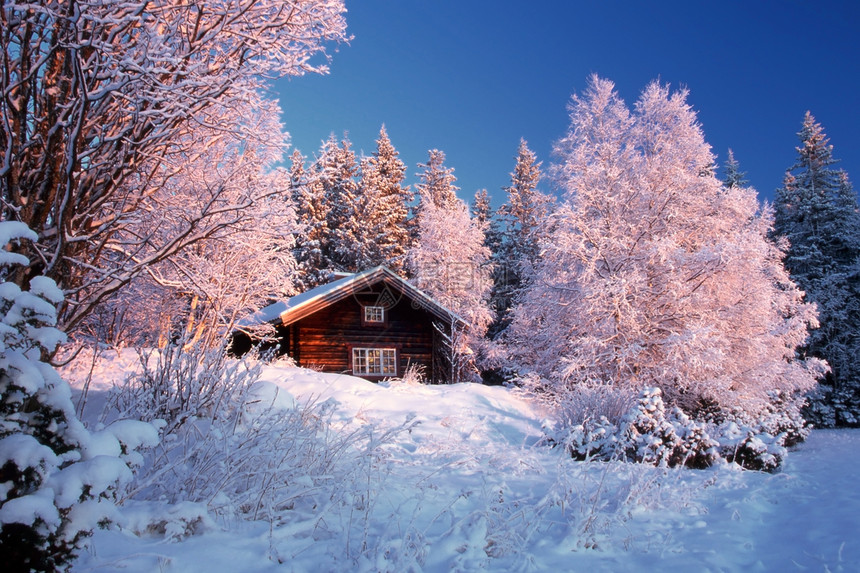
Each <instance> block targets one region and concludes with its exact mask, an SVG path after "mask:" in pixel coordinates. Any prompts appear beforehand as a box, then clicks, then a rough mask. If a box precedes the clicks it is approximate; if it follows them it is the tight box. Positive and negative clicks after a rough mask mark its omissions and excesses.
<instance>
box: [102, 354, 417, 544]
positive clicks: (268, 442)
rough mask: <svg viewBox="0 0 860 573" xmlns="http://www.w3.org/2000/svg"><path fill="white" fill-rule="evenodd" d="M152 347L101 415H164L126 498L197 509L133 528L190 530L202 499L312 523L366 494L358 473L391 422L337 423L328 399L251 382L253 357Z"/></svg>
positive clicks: (234, 511)
mask: <svg viewBox="0 0 860 573" xmlns="http://www.w3.org/2000/svg"><path fill="white" fill-rule="evenodd" d="M155 354H157V356H155V355H154V356H150V357H149V358H148V359H146V358H144V359H143V360H142V366H143V368H142V371H141V373H140V374H138V375H134V376H132V377H130V378H129V379H128V380H127V381H126V383H125V384H124V385H123V386H122V387H121V388H119V389H118V391H117V393H116V395H115V396H114V398H113V400H112V403H111V405H109V409H112V410H113V412H112V413H110V415H117V412H118V413H119V415H120V416H123V417H139V418H142V419H144V420H159V419H160V420H162V421H163V425H162V430H161V433H162V441H161V443H160V444H159V446H158V447H157V448H154V449H153V450H151V451H150V452H148V456H147V460H146V463H145V466H144V469H143V470H142V471H141V472H140V473H139V474H138V475H137V476H136V478H135V481H134V483H133V485H132V487H131V488H130V489H129V492H128V497H129V498H132V499H134V500H137V501H147V500H149V501H159V502H167V503H168V504H170V507H175V506H176V504H179V503H187V502H192V503H194V504H197V505H194V506H193V507H196V508H198V509H196V510H195V511H193V512H191V516H192V518H193V519H192V520H191V521H189V522H188V523H185V522H184V521H182V520H183V519H184V516H185V514H186V513H187V512H184V513H183V512H180V513H179V514H176V515H173V514H168V513H165V512H161V513H159V512H151V513H150V517H149V519H150V520H151V522H149V523H146V524H143V525H141V524H138V526H137V527H138V528H139V529H140V530H141V531H146V530H155V531H160V530H161V529H164V528H167V529H169V530H170V531H172V532H173V533H171V535H173V536H174V537H176V536H177V535H179V536H180V537H181V536H182V535H185V534H191V533H194V532H195V531H196V528H197V527H205V526H206V521H205V520H201V518H200V515H198V514H199V512H200V509H199V508H201V507H202V508H205V511H204V512H211V514H213V515H215V516H220V517H225V518H227V517H240V518H246V519H267V520H271V521H277V522H279V523H280V522H289V521H291V520H293V519H301V520H303V521H304V522H306V523H315V522H316V521H317V520H322V519H324V517H325V511H326V508H330V507H332V506H338V505H343V504H354V505H355V506H356V508H358V506H362V507H363V506H365V505H366V504H368V503H369V499H370V498H371V497H372V495H373V492H372V491H370V490H368V487H367V476H368V475H369V474H370V473H372V472H373V471H374V468H375V467H376V465H377V463H378V462H379V461H380V460H381V459H382V458H383V457H384V452H383V446H384V445H385V444H386V443H388V442H389V441H390V437H391V435H392V433H396V432H397V431H399V430H400V428H399V427H397V428H394V429H393V430H390V431H389V432H386V431H378V430H377V428H376V427H375V426H373V425H366V426H362V427H361V428H360V429H357V430H348V429H343V428H339V427H337V425H336V424H335V423H334V422H333V421H332V413H333V411H334V408H335V404H333V403H331V402H324V403H316V402H315V401H314V400H310V401H309V402H308V403H305V404H298V403H297V401H296V400H295V399H294V398H293V397H292V396H290V395H289V394H288V393H286V392H284V391H283V390H280V389H279V388H278V387H277V386H275V385H274V384H271V383H268V382H261V381H259V377H260V373H261V369H262V365H263V362H262V361H252V360H241V361H240V360H234V359H229V358H228V357H227V356H226V354H225V353H224V352H223V351H220V350H212V349H207V348H205V347H202V346H194V347H192V348H190V349H186V350H179V349H165V350H164V351H158V352H155ZM407 426H408V423H407ZM360 476H364V478H363V479H364V481H363V482H362V480H359V477H360ZM357 500H361V501H357ZM299 516H301V517H299ZM177 520H178V521H177ZM183 531H185V533H184V534H183V533H182V532H183ZM177 532H178V533H177Z"/></svg>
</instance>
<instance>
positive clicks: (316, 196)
mask: <svg viewBox="0 0 860 573" xmlns="http://www.w3.org/2000/svg"><path fill="white" fill-rule="evenodd" d="M291 159H292V165H291V169H290V186H291V195H292V200H293V204H294V205H295V209H296V219H297V223H298V227H299V231H298V234H297V236H296V245H295V250H294V255H295V258H296V264H297V265H298V271H297V273H296V280H295V286H296V288H297V289H298V290H300V291H306V290H309V289H311V288H313V287H315V286H317V285H320V284H323V283H325V282H327V280H328V277H329V275H330V269H331V263H330V262H329V261H328V260H327V259H326V257H325V254H324V252H323V245H324V244H325V243H326V240H327V237H328V222H327V215H328V205H327V203H326V200H325V188H324V187H323V186H322V184H321V182H320V180H319V177H317V175H318V173H317V172H316V171H314V170H312V171H311V172H310V173H308V172H306V171H305V158H304V156H302V154H301V153H300V152H299V150H295V151H293V155H292V158H291ZM314 167H316V166H314Z"/></svg>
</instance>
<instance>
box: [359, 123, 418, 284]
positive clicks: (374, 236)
mask: <svg viewBox="0 0 860 573" xmlns="http://www.w3.org/2000/svg"><path fill="white" fill-rule="evenodd" d="M398 155H399V154H398V152H397V150H396V149H395V148H394V146H393V145H392V144H391V140H390V139H389V137H388V133H387V132H386V131H385V126H384V125H383V126H382V128H381V129H380V130H379V139H377V140H376V151H374V152H373V155H371V156H370V157H368V158H366V159H364V160H363V161H362V165H361V181H360V190H361V192H360V197H361V208H360V213H361V215H362V228H363V229H366V231H365V232H364V234H363V240H362V241H361V243H362V249H361V250H362V255H361V257H360V258H361V263H360V267H362V269H363V268H370V267H374V266H377V265H386V266H387V267H388V268H390V269H391V270H393V271H394V272H396V273H398V274H401V275H405V272H406V253H407V251H408V250H409V247H410V242H411V237H410V233H409V227H408V225H409V221H408V218H409V204H410V203H411V202H412V193H411V192H410V190H409V187H408V186H404V185H403V181H404V179H405V177H406V165H405V164H404V163H403V162H402V161H401V160H400V158H399V157H398Z"/></svg>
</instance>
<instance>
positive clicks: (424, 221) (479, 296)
mask: <svg viewBox="0 0 860 573" xmlns="http://www.w3.org/2000/svg"><path fill="white" fill-rule="evenodd" d="M434 156H435V157H437V158H438V157H440V156H441V157H442V158H443V159H444V155H442V153H441V152H431V158H432V157H434ZM434 172H435V173H436V174H438V173H444V174H445V175H444V179H445V180H446V181H447V183H445V184H444V185H426V184H422V185H418V188H419V192H420V193H421V197H420V199H419V211H418V214H417V215H418V217H417V218H418V237H417V240H416V242H415V244H414V245H413V247H412V250H411V251H410V253H409V260H410V268H411V271H412V276H413V278H412V281H413V282H414V283H415V285H416V286H417V287H418V288H420V289H421V290H423V291H424V292H426V293H427V294H429V295H430V296H431V297H433V298H435V299H436V300H438V301H439V302H440V303H441V304H442V305H444V306H445V307H447V308H448V309H450V310H451V311H453V312H454V313H455V314H457V315H459V316H460V317H461V318H463V320H464V321H465V322H466V324H467V325H468V328H467V331H466V332H464V333H457V332H453V333H452V332H450V330H449V331H448V332H447V333H446V335H447V336H449V337H450V338H451V345H452V348H451V350H452V353H451V354H452V356H451V357H450V360H451V362H452V363H454V362H457V361H459V360H460V358H461V357H462V356H463V355H470V354H471V347H473V346H474V345H475V344H476V343H477V341H478V340H479V339H480V338H481V337H482V336H483V335H484V334H485V333H486V331H487V328H488V327H489V325H490V322H491V321H492V316H493V315H492V312H491V311H490V308H489V297H490V289H491V287H492V280H491V273H492V264H491V262H490V250H489V249H488V248H487V247H486V246H485V245H484V228H483V226H482V225H481V224H480V223H479V222H478V221H477V220H476V219H473V218H472V217H470V215H469V209H468V207H467V206H466V204H465V203H464V202H463V201H462V200H461V199H459V198H457V196H456V195H455V194H454V192H455V191H454V189H456V187H454V186H453V182H454V181H456V178H455V177H454V175H453V169H448V168H445V167H444V166H442V164H441V163H439V164H437V165H436V167H434ZM434 177H435V176H434ZM428 179H430V178H429V177H425V178H424V179H423V181H424V182H425V183H426V182H427V181H428ZM437 200H438V201H439V202H437ZM444 326H445V327H449V326H451V325H444ZM458 370H462V369H458ZM464 375H465V374H464V372H462V371H458V372H455V373H454V374H453V378H454V379H452V380H451V381H456V379H457V378H460V377H462V376H464Z"/></svg>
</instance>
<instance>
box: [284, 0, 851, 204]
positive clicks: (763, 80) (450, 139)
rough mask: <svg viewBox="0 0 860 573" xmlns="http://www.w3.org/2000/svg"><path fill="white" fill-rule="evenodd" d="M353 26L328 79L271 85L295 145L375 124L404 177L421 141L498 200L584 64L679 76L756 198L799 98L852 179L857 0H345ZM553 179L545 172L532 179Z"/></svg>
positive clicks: (353, 136) (623, 81) (716, 144)
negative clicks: (519, 153)
mask: <svg viewBox="0 0 860 573" xmlns="http://www.w3.org/2000/svg"><path fill="white" fill-rule="evenodd" d="M346 5H347V9H348V11H349V12H348V13H347V16H346V18H347V24H348V29H349V32H350V33H351V34H352V35H353V36H354V39H353V40H352V42H351V43H350V44H348V45H342V46H340V47H339V48H338V49H337V51H332V56H333V57H332V61H331V73H330V75H328V76H324V77H316V76H305V77H302V78H297V79H292V80H283V81H279V82H276V83H275V84H274V89H275V92H276V93H277V94H278V97H279V98H280V100H281V106H282V108H283V109H284V116H283V121H284V124H285V127H286V129H287V131H289V132H290V134H291V135H292V141H293V145H294V147H296V148H298V149H299V150H301V151H302V153H304V154H305V155H306V156H308V157H309V158H312V157H313V156H314V154H315V153H316V152H317V151H318V150H319V147H320V143H321V142H322V140H324V139H326V138H327V137H328V136H329V134H330V133H332V132H334V133H335V134H336V135H338V136H340V135H341V134H342V133H343V132H344V131H346V132H348V135H349V138H350V140H351V141H352V142H353V145H354V147H355V149H356V151H357V152H359V153H362V152H363V153H365V154H368V155H369V154H370V153H372V152H373V150H374V149H375V140H376V137H377V136H378V133H379V128H380V126H381V125H382V124H383V123H384V124H385V126H386V129H387V130H388V134H389V136H390V137H391V140H392V143H393V144H394V146H395V148H397V150H398V151H399V152H400V157H401V159H402V160H403V161H404V162H405V163H406V164H407V166H408V173H407V178H408V182H410V183H413V182H414V181H415V177H416V173H417V172H418V170H419V169H418V167H417V164H418V163H421V162H424V161H426V159H427V150H428V149H433V148H435V149H441V150H442V151H444V152H445V154H446V156H447V161H446V165H447V166H448V167H453V168H454V174H455V175H456V176H457V179H458V185H459V186H460V187H461V191H460V196H461V197H462V198H464V199H466V200H469V201H470V200H471V198H472V196H473V195H474V193H475V191H476V190H477V189H480V188H486V189H487V190H488V191H489V192H490V194H491V196H493V198H494V205H495V206H498V205H499V204H501V202H502V201H503V200H504V193H503V192H502V191H501V188H502V187H503V186H505V185H508V184H509V182H510V172H511V171H512V170H513V167H514V155H515V153H516V149H517V145H518V144H519V140H520V138H521V137H522V138H525V139H526V140H527V141H528V143H529V147H531V149H532V150H533V151H534V152H535V153H537V155H538V159H539V160H541V161H543V162H544V167H546V166H548V165H549V164H550V163H551V162H552V156H551V150H552V146H553V144H554V142H555V141H556V140H558V139H559V138H560V137H561V136H563V134H564V132H565V130H566V128H567V126H568V123H569V118H568V112H567V104H568V102H569V100H570V96H571V94H572V93H574V92H582V91H583V90H584V89H585V87H586V83H587V79H588V77H589V76H590V74H592V73H596V74H598V75H599V76H601V77H605V78H608V79H610V80H612V81H614V82H615V84H616V87H617V89H618V91H619V93H620V94H621V96H622V97H623V98H624V99H625V100H626V101H627V103H628V104H629V105H632V103H633V102H634V101H635V100H636V98H637V97H638V94H639V92H640V91H641V89H642V88H643V87H645V85H646V84H647V83H648V82H649V81H651V80H652V79H658V78H659V79H660V80H661V81H663V82H667V83H669V84H670V85H671V86H672V87H678V86H686V87H687V88H688V89H689V90H690V97H689V100H688V101H689V102H690V103H691V104H692V106H693V107H694V108H695V109H696V110H697V112H698V114H699V121H700V122H701V124H702V127H703V129H704V132H705V137H706V139H707V141H708V143H710V144H711V146H712V148H713V150H714V152H715V153H716V154H717V161H718V163H719V164H720V165H722V164H723V162H724V160H725V157H726V151H727V149H728V148H732V150H733V151H734V153H735V157H736V159H737V160H738V161H739V162H740V166H741V169H742V170H743V171H746V172H747V178H748V179H749V180H750V184H751V185H753V186H754V187H755V188H756V189H757V190H758V191H759V194H760V196H762V197H769V198H770V197H772V196H773V191H774V189H775V188H776V187H778V186H779V185H780V183H781V181H782V176H783V174H784V172H785V169H786V168H788V167H789V166H790V165H791V164H792V163H793V162H794V159H795V150H794V148H795V146H796V145H797V143H798V141H797V136H796V133H797V131H799V129H800V124H801V121H802V119H803V114H804V113H805V112H806V110H810V111H811V112H812V114H813V115H814V116H815V118H816V119H817V120H818V121H819V123H821V124H822V125H823V126H824V129H825V131H826V133H827V135H828V136H829V137H830V143H831V144H832V145H833V146H834V155H835V156H836V157H837V158H838V159H841V160H842V161H841V163H840V166H841V167H843V168H844V169H846V170H847V171H848V173H849V175H850V176H851V179H852V181H853V182H854V184H855V189H857V188H860V0H841V1H835V0H815V1H799V0H786V1H781V2H776V1H755V0H746V1H734V0H731V1H728V0H720V1H713V0H712V1H707V2H705V1H698V0H686V1H671V2H666V1H654V2H644V1H625V2H622V1H616V0H605V1H604V0H599V1H598V0H592V1H578V0H576V1H575V0H534V1H532V2H523V1H522V0H518V1H516V2H514V1H511V0H432V1H429V0H427V1H425V0H400V1H395V0H347V2H346ZM541 187H542V189H543V190H544V191H552V186H551V184H550V183H549V182H548V181H544V182H543V183H542V184H541Z"/></svg>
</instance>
